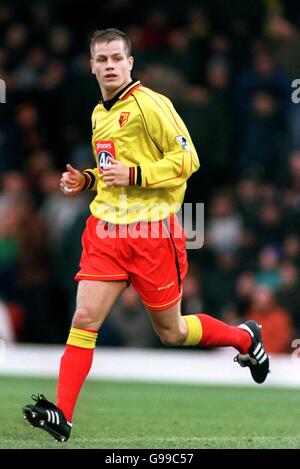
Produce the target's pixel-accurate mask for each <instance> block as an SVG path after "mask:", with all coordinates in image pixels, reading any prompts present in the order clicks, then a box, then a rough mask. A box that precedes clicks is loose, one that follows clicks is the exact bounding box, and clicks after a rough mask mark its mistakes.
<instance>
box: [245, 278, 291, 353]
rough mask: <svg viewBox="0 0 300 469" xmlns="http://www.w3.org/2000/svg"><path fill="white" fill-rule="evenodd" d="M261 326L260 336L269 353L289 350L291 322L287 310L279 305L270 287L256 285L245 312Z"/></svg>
mask: <svg viewBox="0 0 300 469" xmlns="http://www.w3.org/2000/svg"><path fill="white" fill-rule="evenodd" d="M246 316H247V318H250V317H251V318H252V319H254V320H255V321H257V322H258V324H261V326H262V330H261V331H262V338H263V341H264V343H265V344H266V347H268V350H269V351H270V353H271V354H272V353H288V352H290V350H291V349H290V347H291V342H292V337H293V324H292V320H291V316H290V313H289V311H287V310H286V309H284V308H282V307H280V306H279V305H278V303H277V301H276V298H275V295H274V293H273V292H272V289H271V288H269V287H266V286H262V285H261V286H257V287H256V288H255V289H254V291H253V293H252V296H251V305H250V308H249V310H248V311H247V313H246Z"/></svg>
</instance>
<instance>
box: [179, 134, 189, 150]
mask: <svg viewBox="0 0 300 469" xmlns="http://www.w3.org/2000/svg"><path fill="white" fill-rule="evenodd" d="M176 140H177V142H178V143H179V145H180V146H181V148H182V149H183V150H189V148H190V147H189V144H188V142H187V139H186V138H185V137H184V136H183V135H178V136H177V137H176Z"/></svg>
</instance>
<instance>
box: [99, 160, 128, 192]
mask: <svg viewBox="0 0 300 469" xmlns="http://www.w3.org/2000/svg"><path fill="white" fill-rule="evenodd" d="M108 159H109V161H110V163H111V164H110V165H108V166H105V167H104V168H103V180H104V181H105V182H106V185H107V186H108V187H113V186H129V168H128V166H126V165H125V164H123V163H121V162H120V161H118V160H115V159H114V158H111V157H108Z"/></svg>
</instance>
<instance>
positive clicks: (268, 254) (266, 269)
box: [255, 246, 282, 291]
mask: <svg viewBox="0 0 300 469" xmlns="http://www.w3.org/2000/svg"><path fill="white" fill-rule="evenodd" d="M255 283H256V284H257V285H265V286H266V287H268V288H270V289H271V290H272V291H276V290H278V289H279V287H280V286H281V285H282V279H281V273H280V252H279V249H278V247H276V246H266V247H264V248H263V249H262V250H261V251H260V253H259V257H258V269H257V272H256V274H255Z"/></svg>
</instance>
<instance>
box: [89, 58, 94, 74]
mask: <svg viewBox="0 0 300 469" xmlns="http://www.w3.org/2000/svg"><path fill="white" fill-rule="evenodd" d="M90 65H91V71H92V73H93V75H95V70H94V61H93V59H91V60H90Z"/></svg>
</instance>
